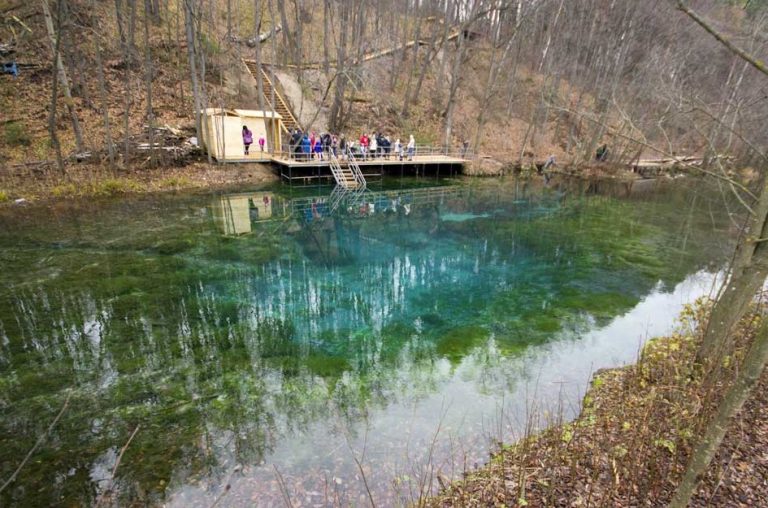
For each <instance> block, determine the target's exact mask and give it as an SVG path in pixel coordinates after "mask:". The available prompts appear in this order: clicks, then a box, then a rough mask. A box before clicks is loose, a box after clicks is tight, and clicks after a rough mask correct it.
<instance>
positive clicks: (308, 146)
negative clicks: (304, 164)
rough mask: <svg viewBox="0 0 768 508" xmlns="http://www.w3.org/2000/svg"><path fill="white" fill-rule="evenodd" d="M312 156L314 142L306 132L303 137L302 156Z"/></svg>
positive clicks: (307, 158) (304, 157)
mask: <svg viewBox="0 0 768 508" xmlns="http://www.w3.org/2000/svg"><path fill="white" fill-rule="evenodd" d="M310 157H312V142H311V141H310V140H309V136H307V135H306V134H304V137H303V138H301V158H302V159H304V160H309V159H310Z"/></svg>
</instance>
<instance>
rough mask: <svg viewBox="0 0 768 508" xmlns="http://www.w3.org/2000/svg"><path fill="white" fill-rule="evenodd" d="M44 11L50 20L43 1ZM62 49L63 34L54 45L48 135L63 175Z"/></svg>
mask: <svg viewBox="0 0 768 508" xmlns="http://www.w3.org/2000/svg"><path fill="white" fill-rule="evenodd" d="M62 2H63V0H58V2H57V14H58V15H61V3H62ZM43 9H44V11H43V12H45V13H46V21H47V20H48V19H50V14H51V13H50V11H49V10H48V5H47V3H46V2H45V1H43ZM60 49H61V34H60V33H59V34H57V35H56V40H55V42H54V45H53V63H52V64H51V71H52V72H51V75H52V76H53V79H52V83H51V110H50V111H49V112H48V134H49V135H50V137H51V146H52V147H53V151H54V153H55V155H56V167H57V168H58V169H59V172H60V173H61V174H62V175H63V174H65V170H64V159H63V158H62V157H61V144H60V143H59V136H58V135H57V134H56V108H57V107H58V99H59V88H58V85H59V79H58V75H57V73H56V69H57V68H58V65H59V60H60V59H59V50H60Z"/></svg>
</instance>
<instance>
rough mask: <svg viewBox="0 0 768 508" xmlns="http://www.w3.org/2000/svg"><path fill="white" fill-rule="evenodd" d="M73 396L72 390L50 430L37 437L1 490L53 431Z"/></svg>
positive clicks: (1, 489)
mask: <svg viewBox="0 0 768 508" xmlns="http://www.w3.org/2000/svg"><path fill="white" fill-rule="evenodd" d="M70 397H72V392H69V393H68V394H67V398H66V399H65V400H64V405H63V406H61V410H60V411H59V414H57V415H56V418H54V419H53V421H52V422H51V424H50V425H49V426H48V430H46V431H45V433H44V434H42V435H41V436H40V437H38V438H37V441H36V442H35V445H34V446H33V447H32V448H31V449H30V450H29V452H27V456H26V457H24V460H22V461H21V464H19V467H17V468H16V471H14V472H13V474H12V475H11V477H10V478H8V479H7V480H6V481H5V483H3V485H2V486H0V492H2V491H3V490H5V488H6V487H7V486H8V485H10V484H11V483H13V481H14V480H15V479H16V476H17V475H18V474H19V471H21V468H22V467H24V465H25V464H26V463H27V461H28V460H29V458H30V457H31V456H32V454H33V453H35V450H37V447H38V446H40V444H41V443H42V442H43V440H45V438H46V437H48V434H50V433H51V431H52V430H53V428H54V427H55V426H56V424H57V423H58V421H59V418H61V415H63V414H64V411H65V410H66V409H67V406H68V405H69V399H70Z"/></svg>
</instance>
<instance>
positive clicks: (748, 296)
mask: <svg viewBox="0 0 768 508" xmlns="http://www.w3.org/2000/svg"><path fill="white" fill-rule="evenodd" d="M753 212H754V215H753V216H752V217H751V219H750V225H749V228H748V230H747V231H746V232H745V236H744V238H743V239H742V241H741V243H740V244H739V246H738V247H737V252H736V256H735V258H734V261H733V266H732V267H731V274H730V280H729V281H728V284H727V285H726V286H725V289H724V290H723V292H722V294H721V295H720V298H718V300H717V302H716V303H715V306H714V307H713V308H712V312H711V314H710V317H709V322H708V323H707V330H706V332H705V334H704V340H703V342H702V344H701V348H700V349H699V352H698V355H697V361H698V363H700V364H701V365H704V366H705V368H707V369H709V368H710V367H712V366H713V365H715V364H716V362H717V360H718V358H719V357H720V355H721V354H722V353H723V352H724V351H727V350H728V346H729V345H730V343H731V333H732V331H733V328H734V327H735V325H736V323H738V322H739V321H740V320H741V318H742V316H743V315H744V314H745V313H746V312H747V309H748V308H749V304H750V302H751V301H752V299H753V298H754V297H755V293H757V290H758V289H760V287H761V286H762V284H763V282H764V281H765V278H766V275H768V270H766V266H764V263H761V262H760V261H759V260H760V259H761V258H762V257H764V256H766V255H767V254H766V252H765V251H766V250H768V246H767V245H766V236H767V235H768V177H766V178H765V179H764V182H763V188H762V192H761V193H760V196H759V199H758V201H757V204H756V205H755V206H754V210H753Z"/></svg>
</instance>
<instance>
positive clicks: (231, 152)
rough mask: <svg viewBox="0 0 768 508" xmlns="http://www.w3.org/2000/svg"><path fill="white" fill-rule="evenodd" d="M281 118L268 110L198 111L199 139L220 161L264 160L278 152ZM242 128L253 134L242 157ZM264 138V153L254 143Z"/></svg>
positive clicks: (209, 109)
mask: <svg viewBox="0 0 768 508" xmlns="http://www.w3.org/2000/svg"><path fill="white" fill-rule="evenodd" d="M282 118H283V117H282V116H280V115H279V114H278V113H275V112H272V111H257V110H251V109H224V108H208V109H205V110H203V111H202V123H203V136H204V140H203V141H204V144H205V148H206V150H208V151H209V152H210V154H211V155H212V156H213V157H214V158H216V160H217V161H220V162H224V161H229V162H239V161H242V162H245V161H257V160H268V159H269V156H270V154H272V153H276V152H280V151H282V146H281V141H280V129H281V127H280V124H281V122H282ZM243 126H246V127H248V129H249V130H250V131H251V132H253V144H252V145H251V149H250V155H249V156H247V157H246V156H245V151H244V147H243ZM260 136H264V139H265V140H266V143H265V144H264V154H262V153H261V151H260V150H259V144H258V140H259V137H260Z"/></svg>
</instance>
